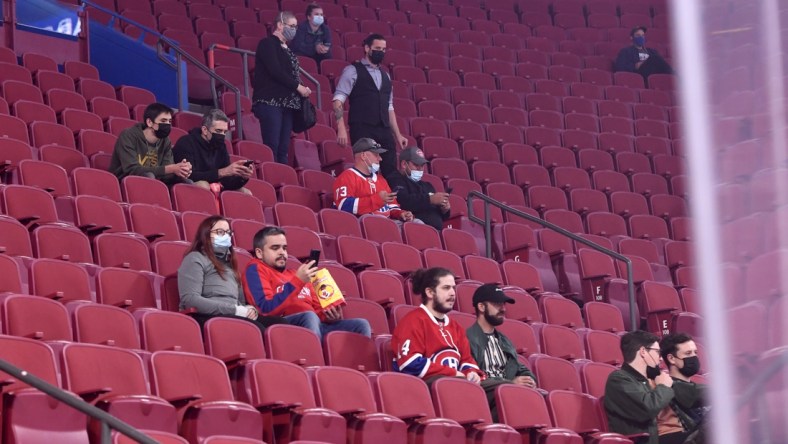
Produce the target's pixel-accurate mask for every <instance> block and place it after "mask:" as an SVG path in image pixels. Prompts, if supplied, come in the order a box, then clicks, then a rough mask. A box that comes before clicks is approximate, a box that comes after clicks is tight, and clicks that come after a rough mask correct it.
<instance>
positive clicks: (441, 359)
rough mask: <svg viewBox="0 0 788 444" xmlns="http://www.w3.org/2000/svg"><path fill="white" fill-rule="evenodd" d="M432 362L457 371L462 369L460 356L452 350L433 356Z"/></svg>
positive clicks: (442, 351)
mask: <svg viewBox="0 0 788 444" xmlns="http://www.w3.org/2000/svg"><path fill="white" fill-rule="evenodd" d="M432 362H434V363H436V364H440V365H442V366H444V367H451V368H453V369H455V370H459V369H460V354H459V353H457V350H454V349H452V348H445V349H443V350H441V351H439V352H438V353H435V354H434V355H432Z"/></svg>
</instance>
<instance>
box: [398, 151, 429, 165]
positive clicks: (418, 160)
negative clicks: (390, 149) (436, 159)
mask: <svg viewBox="0 0 788 444" xmlns="http://www.w3.org/2000/svg"><path fill="white" fill-rule="evenodd" d="M403 160H407V161H410V162H413V163H414V164H416V165H419V166H421V165H424V164H425V163H427V162H429V161H428V160H427V159H426V158H424V151H422V150H421V149H419V148H417V147H410V148H405V149H404V150H402V152H400V153H399V161H400V162H402V161H403Z"/></svg>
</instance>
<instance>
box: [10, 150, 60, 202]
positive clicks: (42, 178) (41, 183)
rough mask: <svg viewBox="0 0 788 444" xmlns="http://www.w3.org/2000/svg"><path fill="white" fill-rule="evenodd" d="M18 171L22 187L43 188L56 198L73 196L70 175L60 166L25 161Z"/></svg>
mask: <svg viewBox="0 0 788 444" xmlns="http://www.w3.org/2000/svg"><path fill="white" fill-rule="evenodd" d="M17 171H18V174H19V182H20V183H21V184H22V185H27V186H33V187H38V188H42V189H44V190H46V191H48V192H50V193H52V195H53V196H55V197H60V196H70V195H71V187H70V186H69V184H68V174H67V173H66V170H65V169H63V167H61V166H60V165H55V164H53V163H49V162H42V161H38V160H30V159H25V160H22V161H21V162H19V169H18V170H17Z"/></svg>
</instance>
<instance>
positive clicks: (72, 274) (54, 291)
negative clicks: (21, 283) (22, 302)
mask: <svg viewBox="0 0 788 444" xmlns="http://www.w3.org/2000/svg"><path fill="white" fill-rule="evenodd" d="M30 292H31V294H35V295H38V296H46V297H48V298H51V299H58V300H60V301H63V302H65V301H69V300H86V301H89V300H91V292H90V277H89V276H88V272H87V271H86V270H85V269H84V268H82V267H81V266H79V265H77V264H74V263H71V262H65V261H61V260H56V259H37V260H35V261H33V263H32V264H31V265H30Z"/></svg>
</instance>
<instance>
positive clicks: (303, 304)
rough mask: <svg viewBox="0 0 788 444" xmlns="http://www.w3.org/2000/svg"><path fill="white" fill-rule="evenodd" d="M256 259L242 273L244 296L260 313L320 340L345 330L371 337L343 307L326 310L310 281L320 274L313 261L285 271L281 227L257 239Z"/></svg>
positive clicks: (361, 322)
mask: <svg viewBox="0 0 788 444" xmlns="http://www.w3.org/2000/svg"><path fill="white" fill-rule="evenodd" d="M253 245H254V256H255V258H254V259H252V260H251V261H250V262H249V264H248V265H247V266H246V270H245V271H244V273H243V285H244V295H245V296H246V300H247V302H248V303H249V304H252V305H253V306H255V307H257V309H258V310H259V311H260V313H263V314H265V315H269V316H284V317H285V319H287V321H288V322H290V323H291V324H293V325H298V326H301V327H305V328H308V329H310V330H312V331H313V332H314V333H315V334H316V335H317V337H318V338H320V339H321V340H322V338H323V336H324V335H325V334H327V333H328V332H330V331H334V330H343V331H350V332H354V333H360V334H362V335H364V336H367V337H370V336H371V335H372V330H371V328H370V326H369V322H367V320H366V319H343V318H342V308H341V307H331V308H329V309H323V307H321V305H320V301H319V300H318V297H317V292H316V291H315V289H314V288H313V287H312V284H311V283H310V281H311V280H312V277H313V276H314V275H315V273H316V272H317V267H315V263H314V261H307V262H306V263H304V264H302V265H301V266H300V267H298V269H297V270H286V269H285V266H286V265H287V238H286V237H285V231H284V230H283V229H281V228H279V227H266V228H263V229H262V230H260V231H258V232H257V234H255V235H254V242H253Z"/></svg>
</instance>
